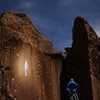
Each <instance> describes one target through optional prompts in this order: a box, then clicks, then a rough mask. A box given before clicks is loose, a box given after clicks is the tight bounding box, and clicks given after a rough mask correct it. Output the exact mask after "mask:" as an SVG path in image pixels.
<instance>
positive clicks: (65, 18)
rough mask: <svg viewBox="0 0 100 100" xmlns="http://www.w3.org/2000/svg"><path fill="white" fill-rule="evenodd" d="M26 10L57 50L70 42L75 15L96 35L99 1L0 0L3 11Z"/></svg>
mask: <svg viewBox="0 0 100 100" xmlns="http://www.w3.org/2000/svg"><path fill="white" fill-rule="evenodd" d="M6 10H7V11H8V10H12V11H18V12H24V13H26V14H27V15H28V16H29V17H30V18H31V20H32V23H33V25H34V26H35V27H36V28H37V29H38V30H39V31H40V32H41V33H42V34H43V35H44V36H46V37H48V38H49V39H50V40H51V41H52V42H53V45H54V48H55V49H56V50H59V51H64V48H65V47H70V46H71V44H72V27H73V22H74V19H75V17H77V16H83V17H85V19H86V20H87V21H88V22H89V23H90V24H91V26H92V27H93V28H94V30H95V31H96V32H97V34H98V36H100V28H99V26H100V0H0V14H1V13H2V12H3V11H6Z"/></svg>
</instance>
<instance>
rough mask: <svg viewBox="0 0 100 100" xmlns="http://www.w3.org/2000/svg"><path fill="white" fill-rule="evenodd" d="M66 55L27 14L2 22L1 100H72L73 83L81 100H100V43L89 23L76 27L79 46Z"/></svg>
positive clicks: (77, 21)
mask: <svg viewBox="0 0 100 100" xmlns="http://www.w3.org/2000/svg"><path fill="white" fill-rule="evenodd" d="M65 50H66V52H65V53H61V52H58V51H56V50H55V49H54V48H53V45H52V43H51V41H50V40H49V39H47V38H46V37H44V36H43V35H42V34H41V33H40V32H39V31H38V30H37V29H36V28H35V27H34V26H33V25H32V23H31V20H30V19H29V18H28V17H27V16H26V15H25V14H24V13H19V12H14V11H6V12H4V13H3V14H2V15H1V17H0V100H69V93H68V91H67V89H66V87H67V83H68V82H69V80H70V78H74V80H75V81H76V82H77V83H78V85H79V88H78V95H79V99H80V100H99V99H100V88H99V87H100V85H99V84H100V38H98V36H97V35H96V33H95V31H94V30H93V29H92V27H91V26H90V25H89V24H88V22H87V21H86V20H85V19H84V18H83V17H77V18H76V19H75V21H74V27H73V44H72V47H71V48H65Z"/></svg>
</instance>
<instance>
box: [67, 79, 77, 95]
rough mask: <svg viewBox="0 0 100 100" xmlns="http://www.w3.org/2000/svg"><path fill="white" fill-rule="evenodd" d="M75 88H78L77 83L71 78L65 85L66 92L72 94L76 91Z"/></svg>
mask: <svg viewBox="0 0 100 100" xmlns="http://www.w3.org/2000/svg"><path fill="white" fill-rule="evenodd" d="M77 88H78V85H77V83H76V82H75V81H74V79H73V78H71V79H70V82H69V83H68V84H67V90H68V91H69V92H70V93H71V94H72V93H75V92H76V91H77Z"/></svg>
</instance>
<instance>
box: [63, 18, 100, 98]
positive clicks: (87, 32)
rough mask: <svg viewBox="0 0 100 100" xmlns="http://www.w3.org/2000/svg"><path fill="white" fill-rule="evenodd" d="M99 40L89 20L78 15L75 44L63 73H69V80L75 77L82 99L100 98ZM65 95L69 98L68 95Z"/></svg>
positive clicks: (74, 31) (74, 28) (74, 30)
mask: <svg viewBox="0 0 100 100" xmlns="http://www.w3.org/2000/svg"><path fill="white" fill-rule="evenodd" d="M98 41H99V38H98V37H97V35H96V33H95V31H94V30H93V29H92V27H91V26H90V25H89V24H88V22H87V21H86V20H85V19H84V18H83V17H77V18H76V19H75V21H74V27H73V44H72V48H71V49H70V51H69V52H68V54H67V57H66V68H64V72H63V73H65V74H67V77H68V78H67V79H68V80H69V79H70V78H74V79H75V80H76V82H77V83H78V84H79V89H78V94H79V98H80V100H99V99H100V94H99V93H100V92H99V88H98V87H99V84H100V83H99V81H100V69H99V68H100V59H99V57H100V56H99V52H100V51H99V49H100V45H99V42H98ZM65 70H66V71H65ZM63 75H64V74H63ZM64 80H65V79H64ZM68 80H67V81H68ZM63 97H64V98H67V96H66V95H63ZM63 100H64V99H63Z"/></svg>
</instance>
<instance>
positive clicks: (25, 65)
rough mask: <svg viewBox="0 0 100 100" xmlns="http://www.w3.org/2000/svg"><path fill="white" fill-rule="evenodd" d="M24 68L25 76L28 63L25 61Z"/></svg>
mask: <svg viewBox="0 0 100 100" xmlns="http://www.w3.org/2000/svg"><path fill="white" fill-rule="evenodd" d="M24 69H25V76H27V74H28V63H27V61H25V64H24Z"/></svg>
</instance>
